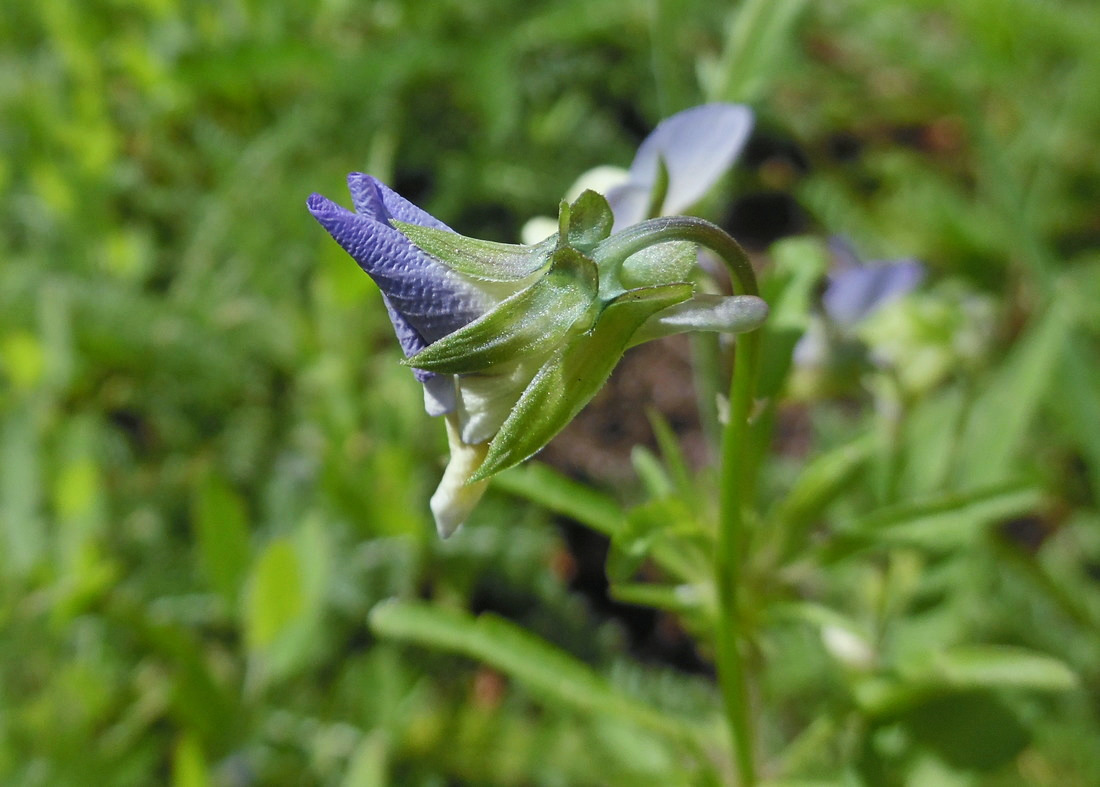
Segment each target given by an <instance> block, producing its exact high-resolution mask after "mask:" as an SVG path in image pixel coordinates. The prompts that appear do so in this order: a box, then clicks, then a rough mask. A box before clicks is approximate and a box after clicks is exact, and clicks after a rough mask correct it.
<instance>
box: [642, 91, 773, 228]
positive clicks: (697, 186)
mask: <svg viewBox="0 0 1100 787" xmlns="http://www.w3.org/2000/svg"><path fill="white" fill-rule="evenodd" d="M752 127H753V112H752V110H751V109H749V108H748V107H747V106H744V105H742V104H704V105H702V106H698V107H692V108H691V109H686V110H684V111H683V112H678V113H677V114H675V115H673V116H672V117H669V118H666V119H665V120H663V121H661V122H660V123H658V124H657V127H656V128H655V129H654V130H653V133H651V134H650V135H649V136H648V137H646V139H645V140H644V141H643V142H642V144H641V146H640V147H639V148H638V153H637V155H636V156H635V157H634V163H633V164H631V166H630V180H631V182H632V183H635V184H637V185H640V186H643V187H645V188H646V190H647V192H648V190H649V189H651V188H652V187H653V185H654V184H655V183H656V181H657V172H658V160H659V159H663V160H664V162H665V166H666V167H667V168H668V192H667V194H666V195H665V201H664V205H663V206H662V213H663V214H664V215H673V214H677V213H682V212H683V211H685V210H687V209H688V208H690V207H691V206H692V205H694V204H695V203H696V202H698V201H699V200H700V199H702V198H703V197H704V196H705V195H706V193H707V192H708V191H710V189H711V187H712V186H714V184H715V183H717V182H718V179H719V178H721V177H722V175H724V174H725V173H726V172H727V171H728V170H729V169H730V167H732V166H733V163H734V162H735V161H736V160H737V157H738V156H739V155H740V154H741V151H742V150H743V149H744V147H745V143H746V142H748V139H749V134H750V133H751V132H752Z"/></svg>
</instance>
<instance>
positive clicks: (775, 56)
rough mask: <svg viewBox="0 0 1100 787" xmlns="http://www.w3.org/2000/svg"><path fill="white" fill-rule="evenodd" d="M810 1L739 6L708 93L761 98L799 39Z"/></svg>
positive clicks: (768, 0)
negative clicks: (800, 24)
mask: <svg viewBox="0 0 1100 787" xmlns="http://www.w3.org/2000/svg"><path fill="white" fill-rule="evenodd" d="M806 5H807V2H806V0H748V2H745V3H741V4H740V5H739V6H738V7H737V13H736V15H735V16H734V17H733V22H732V24H731V25H730V28H729V31H728V33H727V35H726V48H725V51H724V52H723V53H722V60H721V62H720V63H718V64H716V66H715V67H714V69H713V73H712V75H711V78H710V79H709V80H707V81H708V82H709V83H710V85H709V90H708V91H707V93H708V94H709V95H710V96H712V97H713V99H715V100H719V101H746V102H751V101H754V100H756V99H757V98H759V97H760V96H761V95H762V94H763V93H764V91H765V89H766V87H767V85H768V82H770V81H771V80H772V79H773V78H774V75H775V73H776V72H777V70H778V69H777V68H776V65H777V63H778V61H779V60H780V59H781V58H782V57H784V55H785V54H786V53H787V52H788V51H790V48H791V46H792V42H794V41H795V40H796V37H795V35H794V32H793V28H794V26H795V25H796V24H797V23H798V20H799V18H800V17H801V15H802V11H803V10H804V9H805V8H806Z"/></svg>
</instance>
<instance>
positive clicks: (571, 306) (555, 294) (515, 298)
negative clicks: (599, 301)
mask: <svg viewBox="0 0 1100 787" xmlns="http://www.w3.org/2000/svg"><path fill="white" fill-rule="evenodd" d="M550 259H551V263H550V270H549V271H547V272H546V274H544V275H543V276H542V277H540V278H539V279H538V280H536V281H535V282H534V284H532V285H531V286H529V287H527V288H525V289H523V290H520V291H519V292H518V293H516V294H515V295H512V296H511V297H509V298H506V299H505V300H503V301H501V302H500V303H499V304H497V306H496V307H494V308H493V309H492V310H491V311H489V312H487V313H486V314H484V315H482V316H481V317H479V318H478V319H476V320H474V321H473V322H472V323H470V324H469V325H466V326H464V327H462V328H459V329H458V330H457V331H455V332H454V333H451V334H448V335H447V336H444V337H443V338H442V339H439V340H438V341H435V342H433V343H432V344H430V345H428V346H427V347H425V348H424V349H423V350H421V351H420V352H419V353H417V354H416V355H414V356H412V357H411V358H408V359H406V360H405V361H404V363H405V364H406V365H408V366H412V367H415V368H417V369H424V370H426V371H429V372H437V373H440V374H476V373H480V372H485V371H487V370H489V369H491V368H492V367H494V366H496V365H498V364H503V363H507V362H510V361H515V360H517V359H520V358H524V357H531V356H538V355H540V354H543V353H546V352H549V351H550V350H552V349H553V348H554V347H556V346H557V345H558V344H560V343H561V342H563V341H564V340H565V339H566V337H567V336H569V334H571V333H575V332H578V331H583V330H586V329H587V328H588V327H589V326H590V325H591V322H592V319H593V317H594V316H595V305H596V292H597V278H598V275H597V271H596V264H595V263H594V262H592V260H590V259H588V258H587V257H585V256H584V255H583V254H581V253H580V252H579V251H577V250H576V249H572V248H569V247H561V248H558V249H556V250H555V251H554V252H553V253H552V254H551V257H550Z"/></svg>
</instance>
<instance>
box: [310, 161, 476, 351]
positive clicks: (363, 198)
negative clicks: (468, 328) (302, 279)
mask: <svg viewBox="0 0 1100 787" xmlns="http://www.w3.org/2000/svg"><path fill="white" fill-rule="evenodd" d="M350 180H351V179H349V185H352V184H351V182H350ZM383 188H384V187H381V184H379V183H378V182H377V181H374V179H373V178H367V177H366V176H364V177H363V179H355V181H354V185H352V190H353V195H354V198H355V201H356V204H357V206H358V207H361V208H362V211H363V212H362V213H353V212H351V211H349V210H347V209H346V208H343V207H341V206H339V205H337V204H336V203H334V202H332V201H331V200H328V199H326V198H325V197H322V196H321V195H320V194H314V195H312V196H311V197H310V198H309V200H308V202H307V206H308V207H309V210H310V212H311V213H312V214H313V216H314V218H316V219H317V221H318V222H320V224H321V226H323V227H324V228H325V229H326V230H328V232H329V234H330V235H332V237H333V238H334V239H335V240H336V242H337V243H339V244H340V245H341V246H342V247H343V248H344V250H345V251H346V252H347V253H348V254H350V255H351V256H352V257H353V258H354V259H355V261H356V262H358V263H359V266H360V267H361V268H362V269H363V270H364V271H366V272H367V273H368V274H369V275H370V277H371V278H372V279H374V281H375V283H376V284H377V285H378V288H379V289H380V290H381V291H382V294H383V295H384V296H385V298H386V305H387V309H388V310H389V313H390V318H391V321H392V322H393V324H394V331H395V332H396V333H397V337H398V340H399V341H400V342H401V347H402V349H403V350H404V352H405V355H406V356H410V355H413V354H414V353H416V352H418V351H419V350H420V349H423V347H424V346H425V345H426V344H427V343H431V342H433V341H436V340H437V339H440V338H442V337H443V336H446V335H447V334H449V333H453V332H454V331H455V330H457V329H458V328H461V327H462V326H463V325H465V324H467V323H469V322H472V321H473V320H474V319H476V318H477V317H479V316H480V315H481V314H482V313H483V312H484V311H485V308H486V304H485V303H484V297H483V296H482V294H481V293H480V292H479V291H478V290H476V289H475V288H474V287H473V286H471V285H470V284H468V283H466V282H465V281H463V280H462V279H460V278H459V277H458V276H457V275H455V274H454V273H453V272H452V271H451V270H450V269H448V268H447V267H446V266H445V265H443V263H441V262H439V261H438V260H436V259H435V258H433V257H431V256H430V255H428V254H425V253H424V252H423V251H421V250H420V249H419V248H417V247H416V246H415V245H413V243H412V242H411V241H409V239H408V238H406V237H405V236H404V235H402V234H401V233H400V232H398V231H397V230H396V229H394V228H393V227H392V226H390V225H389V223H388V218H389V216H390V215H392V214H389V212H388V211H389V206H388V205H387V204H386V192H388V191H389V189H385V191H383V190H382V189H383ZM389 193H390V194H391V195H392V198H393V204H394V206H395V208H396V210H397V211H398V212H399V213H400V214H401V215H402V216H404V217H405V218H406V219H408V218H415V219H419V220H420V221H419V222H418V223H429V222H430V225H431V226H442V225H441V224H440V223H439V222H437V221H436V220H435V219H432V218H431V217H430V216H428V214H426V213H424V212H423V211H421V210H420V209H419V208H416V207H415V206H412V205H411V204H410V203H407V202H405V201H404V200H403V199H401V198H400V197H397V195H396V194H394V193H393V192H389ZM424 217H427V219H425V218H424ZM410 329H411V330H410Z"/></svg>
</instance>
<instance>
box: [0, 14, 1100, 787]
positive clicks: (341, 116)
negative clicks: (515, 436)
mask: <svg viewBox="0 0 1100 787" xmlns="http://www.w3.org/2000/svg"><path fill="white" fill-rule="evenodd" d="M1097 31H1100V8H1098V7H1097V6H1096V4H1095V3H1092V2H1088V1H1087V0H1078V1H1076V2H1075V1H1074V0H1062V1H1061V2H1054V1H1053V0H1048V1H1047V2H1041V1H1040V0H1008V1H1007V2H1005V1H1004V0H974V1H973V2H966V3H954V2H947V0H921V2H879V1H876V0H843V1H842V2H834V3H808V2H801V1H800V0H783V1H779V0H747V2H743V3H740V4H736V5H732V6H731V7H726V4H714V3H705V2H702V1H701V0H689V1H688V2H686V3H685V2H677V3H672V2H671V1H670V0H657V1H656V2H650V1H649V0H646V2H642V0H584V1H583V2H581V1H580V0H565V1H564V2H560V1H558V0H555V1H554V2H551V1H550V0H545V1H542V2H529V3H513V2H504V0H462V1H461V2H459V1H458V0H446V1H445V2H416V1H415V0H408V1H407V2H397V1H393V2H385V1H383V0H379V1H378V2H364V3H350V2H341V1H340V0H329V1H327V2H314V3H295V2H289V1H288V0H272V1H271V2H262V3H261V2H243V1H241V2H228V3H210V2H202V1H201V0H144V1H143V2H135V3H117V2H107V0H79V1H78V0H43V1H42V2H34V3H31V2H25V3H20V2H15V3H10V2H9V3H5V4H3V8H2V9H0V44H2V45H0V195H2V200H0V782H3V783H10V784H19V785H63V784H92V783H94V784H103V785H130V784H154V783H171V784H175V785H179V786H180V787H183V786H185V785H186V786H187V787H191V786H192V785H206V784H214V785H249V784H288V785H289V784H295V785H298V784H332V785H349V787H350V786H352V785H354V786H356V787H358V786H359V785H374V784H403V785H404V784H408V785H437V784H444V783H473V784H547V785H553V784H588V783H592V784H646V783H652V784H662V785H663V784H681V783H682V784H700V783H704V784H705V783H716V782H719V781H721V780H722V779H724V778H726V776H727V774H726V772H725V770H724V768H725V767H726V766H724V765H723V762H725V761H726V759H727V757H728V752H725V751H724V750H723V745H724V744H723V741H724V737H723V735H722V734H721V732H720V730H719V727H720V724H721V722H720V721H719V719H720V715H719V699H718V697H717V695H716V692H715V690H714V687H713V683H712V681H711V679H710V677H709V676H708V675H707V673H706V669H705V668H703V669H699V668H698V664H699V663H702V664H705V663H706V660H707V659H708V658H709V656H710V644H709V643H710V641H711V637H712V629H713V618H712V616H713V614H714V599H713V597H711V596H708V593H709V592H711V589H710V585H709V573H708V572H709V568H708V564H707V557H708V554H709V553H708V550H709V549H710V545H711V543H712V541H713V532H712V531H713V517H714V504H712V502H711V501H712V500H714V499H716V494H715V490H714V481H713V474H712V473H710V472H709V471H707V470H703V471H698V472H697V471H695V470H693V469H692V468H691V466H690V463H689V462H688V461H687V460H686V459H684V457H683V456H682V455H680V453H679V450H678V448H677V441H676V437H675V435H674V434H673V433H672V431H671V430H669V429H668V428H667V426H666V425H665V424H664V422H663V421H661V419H660V418H656V417H655V418H654V430H655V433H656V434H657V438H658V439H657V442H658V443H659V445H660V451H659V456H658V454H657V453H654V452H652V451H649V450H647V449H644V448H639V449H638V450H637V451H635V454H634V467H635V469H636V476H637V478H638V483H637V485H636V488H634V489H630V490H597V489H592V488H590V487H586V486H582V485H580V484H578V483H577V482H576V481H575V480H570V479H567V478H564V477H562V476H561V475H560V474H558V473H555V472H554V471H552V470H550V469H548V468H546V467H543V466H534V467H529V468H523V469H520V470H518V471H514V472H513V473H511V474H510V475H507V476H505V477H503V478H502V479H501V482H500V484H499V485H498V488H497V489H496V491H495V492H492V493H491V495H490V498H489V499H488V500H487V503H486V504H485V505H484V507H483V509H481V510H479V513H478V515H477V517H476V518H475V520H474V521H472V522H471V523H470V525H469V526H468V527H467V528H466V530H465V532H464V533H462V534H461V535H460V536H458V537H456V538H454V539H452V540H451V541H448V542H446V543H440V542H438V541H437V540H436V538H435V535H434V532H433V529H432V527H431V524H430V518H429V514H428V510H427V505H426V500H427V496H428V494H429V492H430V489H431V488H432V486H433V485H434V483H435V482H436V480H437V479H438V475H439V472H440V470H441V463H440V458H441V455H442V453H443V451H444V441H443V435H442V430H441V429H440V428H439V424H438V423H436V422H433V421H430V420H429V419H428V418H427V417H426V416H425V415H424V413H423V410H422V408H421V399H420V392H419V390H418V386H417V384H416V383H415V381H414V380H413V378H412V376H411V375H410V374H409V373H408V370H407V369H405V368H403V367H400V366H399V365H398V364H397V362H396V359H397V357H398V353H397V350H396V344H395V342H394V341H393V340H392V336H391V335H390V329H389V325H388V321H387V319H386V316H385V313H384V311H383V309H382V307H381V303H380V301H379V299H378V294H377V292H376V290H375V289H374V288H373V285H372V284H371V283H370V281H369V280H368V279H367V277H365V276H363V275H362V274H361V273H360V272H359V271H358V270H356V269H355V266H354V265H353V264H350V263H349V261H348V260H347V259H346V258H345V257H344V255H343V254H342V252H341V251H340V250H339V249H338V248H337V247H336V246H335V244H333V243H331V241H330V240H329V239H328V238H327V237H326V236H325V235H324V233H323V232H320V231H319V230H318V228H317V227H316V226H315V224H314V223H313V220H312V219H311V218H310V216H309V214H308V213H307V212H306V210H305V207H304V200H305V197H306V196H307V195H308V194H309V193H310V192H312V191H319V192H323V193H331V194H337V193H342V192H343V186H342V181H343V178H344V176H345V173H346V172H348V171H351V170H363V171H369V172H371V173H372V174H374V175H377V176H378V177H380V178H382V179H383V180H386V181H387V182H390V183H391V184H393V185H394V187H395V188H397V189H398V190H399V191H401V192H402V193H403V194H405V195H406V196H407V197H409V198H410V199H412V200H413V201H415V202H418V203H419V204H421V205H423V206H424V207H425V208H427V209H429V210H431V212H432V213H434V214H435V215H437V216H439V217H440V218H442V219H444V220H445V221H447V222H448V223H449V224H450V225H452V226H454V227H456V228H457V229H460V230H461V231H462V232H463V233H464V234H468V235H471V236H479V237H489V238H496V239H499V240H507V241H514V240H515V239H516V238H517V236H518V233H519V228H520V226H521V225H522V224H523V222H524V221H525V220H526V219H527V218H529V217H530V216H532V215H536V214H542V213H552V212H553V210H554V207H555V206H556V204H557V202H558V200H559V198H560V196H561V195H562V194H563V193H564V191H565V190H566V188H567V187H568V186H569V184H570V183H571V182H572V180H573V179H574V178H575V177H576V176H577V175H579V174H580V173H581V172H583V171H584V170H586V169H588V168H590V167H592V166H594V165H597V164H602V163H614V164H619V165H626V164H627V163H629V161H630V159H631V157H632V155H633V149H634V147H635V146H636V144H637V142H638V141H639V140H640V139H641V138H642V137H643V136H644V135H645V134H646V133H647V132H648V131H649V129H650V128H652V126H653V125H655V123H656V122H657V121H658V120H659V119H660V118H661V117H664V116H667V115H668V114H670V113H671V112H673V111H675V110H677V109H682V108H684V107H687V106H690V105H693V104H696V103H700V102H701V101H704V100H715V99H725V100H739V101H747V102H749V103H751V104H752V105H753V107H754V108H755V110H756V111H757V113H758V116H759V117H760V119H761V122H760V126H761V130H760V131H759V132H758V134H757V137H756V138H755V139H754V140H753V142H752V143H750V146H749V151H748V153H747V159H746V164H747V166H746V168H745V170H744V171H743V172H742V173H740V174H739V175H738V176H737V177H735V178H734V182H732V183H731V184H729V185H728V187H727V188H725V190H723V191H721V192H720V193H719V194H717V195H716V196H715V198H714V199H713V200H712V202H711V203H710V204H709V206H708V210H709V215H710V217H712V218H715V219H718V220H720V221H722V222H724V223H725V224H726V226H728V227H731V228H732V229H733V230H734V232H735V234H739V235H741V236H742V237H744V239H745V240H746V241H747V242H749V243H750V244H752V245H754V246H756V247H757V248H758V249H760V250H763V248H764V247H765V246H766V245H767V243H768V242H770V241H772V240H775V239H777V238H779V237H780V236H782V235H786V234H791V233H795V232H799V233H805V234H808V235H814V236H817V237H816V238H814V237H801V238H794V239H785V240H782V241H780V242H779V243H778V244H776V245H775V246H773V247H772V248H771V250H770V252H769V253H767V254H761V255H760V264H761V273H762V279H763V285H764V289H765V293H766V295H767V297H768V298H769V300H770V301H771V303H772V305H773V319H772V320H771V322H770V323H769V326H768V328H767V334H766V336H765V357H764V369H763V375H764V377H763V382H762V393H763V394H765V395H766V396H768V397H770V398H769V399H768V401H767V402H766V403H764V404H762V406H761V411H760V417H759V419H758V423H757V427H756V429H757V434H756V436H755V439H756V443H755V445H756V447H757V449H758V454H759V456H760V457H761V460H760V461H761V462H762V465H763V468H764V469H763V473H762V480H761V484H760V489H759V497H760V500H759V503H758V506H757V508H758V510H759V511H760V512H761V513H760V516H759V522H758V523H756V526H757V527H758V530H756V532H755V533H754V538H753V543H752V550H751V554H752V561H751V563H750V564H749V567H748V572H747V575H746V577H745V583H746V593H745V598H746V599H748V600H750V602H751V604H752V606H751V608H750V609H749V612H748V614H747V615H746V618H747V619H748V620H749V621H750V622H751V625H752V631H753V634H752V640H753V642H754V643H755V648H754V651H753V653H752V654H751V659H750V660H751V663H752V664H753V665H754V670H755V674H756V676H757V677H756V678H755V691H756V694H755V707H756V708H757V714H756V715H757V716H758V717H759V719H758V724H759V727H760V731H761V734H760V741H759V749H760V754H761V761H762V764H763V766H762V767H763V769H764V771H765V773H766V774H767V775H769V776H771V777H773V778H775V779H776V780H781V779H791V780H796V779H805V778H818V779H826V780H829V781H832V782H836V781H837V780H844V779H847V780H848V782H849V783H856V784H858V783H865V784H876V785H877V784H990V785H1012V784H1041V785H1088V784H1094V783H1096V781H1097V780H1098V779H1100V749H1098V748H1097V747H1096V745H1095V742H1096V740H1097V739H1098V736H1100V721H1098V719H1097V716H1096V707H1097V701H1096V700H1097V696H1098V693H1100V586H1098V579H1097V575H1098V566H1100V512H1098V501H1100V430H1098V429H1097V426H1096V425H1097V424H1098V423H1100V374H1098V373H1097V371H1096V367H1097V359H1098V358H1100V346H1098V344H1100V342H1098V339H1100V318H1098V316H1097V315H1098V314H1100V312H1098V311H1097V308H1096V304H1097V303H1098V302H1100V223H1098V221H1100V219H1098V216H1100V214H1098V213H1097V210H1096V206H1097V204H1100V102H1097V101H1095V100H1090V96H1091V95H1092V93H1093V92H1094V91H1095V85H1097V84H1100V41H1098V38H1097V37H1098V33H1097ZM834 233H840V234H844V235H846V236H848V237H850V238H851V239H852V240H853V242H854V243H855V245H857V246H858V247H859V248H860V249H861V250H862V251H863V252H864V253H865V255H867V256H868V257H880V258H889V257H901V256H916V257H919V258H920V259H922V260H923V261H924V262H925V264H926V265H927V267H928V269H929V281H928V282H927V283H926V284H925V285H924V286H923V287H922V288H921V290H920V291H919V292H918V293H914V294H913V295H912V297H907V298H904V299H901V300H899V301H898V302H897V304H895V306H896V308H893V307H892V308H891V309H890V310H889V311H886V310H884V311H882V312H880V313H878V314H876V315H875V316H874V318H873V320H874V321H873V322H870V323H868V324H867V325H866V326H864V327H863V328H861V330H860V331H859V333H858V335H857V336H854V337H847V338H846V339H845V340H844V341H838V342H837V343H836V346H835V347H833V354H832V355H831V356H829V358H828V359H827V362H826V363H824V364H823V365H819V366H817V367H815V368H813V369H810V368H793V369H792V364H791V353H792V350H793V348H794V347H795V344H796V342H797V340H798V338H799V336H800V335H801V333H802V332H803V331H804V330H805V328H806V326H807V325H808V324H809V323H810V318H811V311H813V310H814V309H816V308H817V307H816V306H815V304H816V303H817V298H818V294H819V290H820V284H821V280H822V277H823V276H824V275H825V273H826V269H827V265H828V261H827V255H826V254H825V252H824V244H823V243H822V242H821V241H820V240H819V239H820V238H822V237H824V236H826V235H829V234H834ZM702 357H706V356H705V353H704V354H703V355H702ZM720 386H721V384H720V383H719V387H720ZM707 404H708V406H709V403H707ZM705 410H706V407H704V421H706V416H707V413H706V412H705ZM626 417H629V418H631V419H637V418H641V417H642V415H641V414H640V413H635V412H631V413H629V414H627V416H626ZM773 433H774V434H776V435H779V438H778V439H775V440H773V439H772V436H773ZM524 500H529V501H534V503H533V504H532V503H530V502H524ZM551 515H556V516H558V517H562V518H565V519H568V520H573V521H575V522H579V523H581V524H582V525H585V526H587V527H590V528H592V529H594V530H596V531H600V532H602V533H604V534H605V535H607V536H608V537H609V538H610V541H611V550H610V553H609V557H608V563H607V570H608V576H609V579H610V582H611V590H610V592H611V594H612V596H613V597H615V598H617V599H620V600H622V601H626V602H629V603H634V604H641V605H647V606H651V607H655V608H658V609H661V610H666V612H665V613H662V614H664V615H666V617H663V618H662V619H661V620H662V621H663V623H662V625H665V626H666V627H668V626H675V625H676V623H678V624H679V625H680V626H682V627H683V630H684V631H686V632H688V634H690V635H691V636H692V637H693V638H694V640H695V641H696V642H697V643H698V653H697V662H698V663H696V664H695V667H696V671H695V672H694V673H692V674H687V673H685V672H684V671H683V670H682V669H680V667H682V666H683V665H682V664H680V665H677V664H672V663H670V662H669V661H667V660H665V661H660V660H654V659H646V658H643V657H642V656H641V655H640V654H639V653H638V651H637V649H636V648H632V647H631V640H630V637H628V636H627V634H626V633H625V631H626V630H625V628H624V625H625V624H624V623H623V622H622V621H621V620H619V619H616V618H614V617H607V616H605V615H600V614H597V613H596V612H595V611H594V607H593V606H592V604H591V603H590V602H589V601H587V600H586V599H585V598H583V597H581V596H580V595H578V594H577V593H575V592H574V591H573V590H571V588H570V585H569V579H570V576H571V568H570V567H571V566H573V565H575V562H576V560H577V557H578V556H574V555H571V554H570V553H569V552H568V551H567V549H566V547H565V544H564V542H563V539H562V537H561V535H560V531H559V529H558V527H557V525H556V524H555V523H554V522H553V521H552V516H551ZM581 557H583V556H581ZM394 597H396V598H397V599H399V600H398V601H388V603H386V604H384V605H382V606H379V604H380V602H383V601H387V600H390V599H393V598H394ZM372 610H373V613H372ZM483 610H491V611H492V612H493V613H494V615H493V616H485V617H481V618H475V617H473V616H472V615H471V613H476V612H480V611H483ZM368 616H370V624H368ZM521 627H522V629H524V630H520V628H521ZM676 630H677V631H679V629H676ZM425 644H427V645H432V646H434V647H424V645H425Z"/></svg>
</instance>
